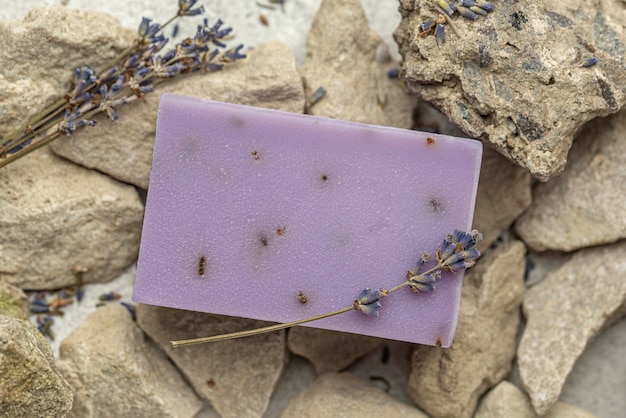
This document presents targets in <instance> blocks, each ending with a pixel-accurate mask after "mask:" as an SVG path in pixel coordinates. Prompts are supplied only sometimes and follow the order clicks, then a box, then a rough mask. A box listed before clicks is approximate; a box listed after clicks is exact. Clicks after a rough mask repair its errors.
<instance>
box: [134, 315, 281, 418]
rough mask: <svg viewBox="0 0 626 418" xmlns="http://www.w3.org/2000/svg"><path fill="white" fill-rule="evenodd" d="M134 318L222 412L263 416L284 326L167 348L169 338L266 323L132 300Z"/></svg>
mask: <svg viewBox="0 0 626 418" xmlns="http://www.w3.org/2000/svg"><path fill="white" fill-rule="evenodd" d="M137 321H138V323H139V326H141V328H143V330H144V331H145V332H146V333H147V334H148V335H149V336H150V338H151V339H152V340H153V341H154V342H155V343H156V344H157V345H158V346H159V347H161V349H163V350H164V351H165V352H166V353H167V354H168V356H169V357H170V358H171V359H172V361H173V362H174V364H176V365H177V366H178V368H179V369H180V370H181V371H182V373H183V374H184V375H185V376H186V377H187V379H188V380H189V382H190V383H191V385H192V386H193V387H194V389H195V390H196V392H197V393H198V394H199V395H200V396H201V397H203V398H205V399H208V400H209V401H210V402H211V405H212V406H213V407H214V408H215V410H216V411H217V412H218V413H219V414H220V415H221V416H222V417H224V418H229V417H237V418H239V417H241V418H243V417H261V416H263V413H264V411H265V410H266V409H267V406H268V404H269V399H270V396H271V395H272V392H273V391H274V387H275V385H276V383H277V381H278V379H279V378H280V375H281V374H282V371H283V369H284V367H285V364H286V362H287V356H286V352H287V350H286V349H285V332H284V331H279V332H274V333H269V334H262V335H258V336H254V337H248V338H242V339H237V340H229V341H222V342H217V343H211V344H204V345H196V346H188V347H180V348H176V349H173V348H172V346H171V344H170V340H178V339H186V338H194V337H202V336H208V335H217V334H224V333H230V332H236V331H242V330H248V329H253V328H260V327H263V326H265V325H268V323H265V322H260V321H254V320H252V319H243V318H234V317H229V316H221V315H212V314H206V313H201V312H190V311H182V310H176V309H170V308H161V307H158V306H150V305H142V304H139V305H138V306H137Z"/></svg>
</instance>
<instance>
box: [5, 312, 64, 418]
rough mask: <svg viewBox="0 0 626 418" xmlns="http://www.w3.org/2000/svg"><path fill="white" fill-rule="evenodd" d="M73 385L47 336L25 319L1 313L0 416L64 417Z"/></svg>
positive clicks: (11, 417) (8, 417)
mask: <svg viewBox="0 0 626 418" xmlns="http://www.w3.org/2000/svg"><path fill="white" fill-rule="evenodd" d="M71 407H72V388H71V387H70V385H69V384H68V383H67V381H66V380H65V379H64V378H63V376H62V375H61V374H60V373H59V371H58V370H57V368H56V366H55V364H54V357H53V356H52V350H51V349H50V345H49V344H48V341H46V338H45V337H44V336H43V335H42V334H41V333H40V332H39V331H38V330H37V328H35V327H34V326H33V325H32V324H31V323H30V322H28V321H27V320H25V319H19V318H12V317H9V316H5V315H4V314H2V313H0V417H2V418H4V417H7V418H13V417H50V418H56V417H64V416H65V415H66V414H67V412H68V411H69V410H70V408H71Z"/></svg>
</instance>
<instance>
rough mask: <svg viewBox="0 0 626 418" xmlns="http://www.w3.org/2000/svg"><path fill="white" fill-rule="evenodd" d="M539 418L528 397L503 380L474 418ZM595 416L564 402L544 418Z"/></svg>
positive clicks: (586, 417) (482, 403)
mask: <svg viewBox="0 0 626 418" xmlns="http://www.w3.org/2000/svg"><path fill="white" fill-rule="evenodd" d="M501 417H507V418H538V415H537V414H536V413H535V410H534V409H533V406H532V405H531V403H530V399H528V396H526V394H524V393H523V392H522V391H521V390H519V389H518V388H517V386H515V385H514V384H512V383H510V382H507V381H506V380H503V381H502V382H500V383H499V384H498V385H497V386H496V387H495V388H493V389H492V390H491V391H490V392H489V393H488V394H487V395H486V396H485V397H484V398H483V400H482V402H481V404H480V406H479V407H478V410H477V411H476V414H475V415H474V418H501ZM594 417H595V415H594V414H592V413H589V412H587V411H584V410H582V409H580V408H576V407H575V406H572V405H568V404H565V403H562V402H559V403H557V404H556V405H555V406H554V408H552V410H551V411H550V412H548V413H547V414H546V415H544V416H543V418H594Z"/></svg>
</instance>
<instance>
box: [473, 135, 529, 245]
mask: <svg viewBox="0 0 626 418" xmlns="http://www.w3.org/2000/svg"><path fill="white" fill-rule="evenodd" d="M531 201H532V194H531V188H530V174H528V173H527V172H526V171H525V170H524V169H522V168H520V167H517V166H515V165H514V164H512V163H511V162H510V161H508V160H507V159H506V158H504V157H503V156H502V155H500V154H498V153H497V152H496V151H494V150H492V149H490V148H487V147H485V148H483V163H482V166H481V168H480V179H479V181H478V193H477V195H476V209H475V210H474V224H473V225H474V228H476V229H478V230H479V231H480V232H482V234H483V237H484V239H483V240H482V241H481V242H479V243H478V248H479V249H480V250H481V251H484V250H485V249H487V248H489V246H490V245H491V244H492V243H493V242H494V241H495V240H496V239H497V238H498V236H500V234H501V233H502V232H503V231H505V230H506V229H508V228H509V227H510V226H511V225H512V224H513V222H515V220H516V219H517V218H518V217H519V216H520V215H521V214H522V213H523V212H524V211H525V210H526V209H527V208H528V206H530V203H531Z"/></svg>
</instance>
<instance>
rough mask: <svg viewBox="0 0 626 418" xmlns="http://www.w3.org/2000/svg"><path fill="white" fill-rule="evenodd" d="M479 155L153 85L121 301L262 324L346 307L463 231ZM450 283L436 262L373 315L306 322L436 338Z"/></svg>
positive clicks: (441, 141)
mask: <svg viewBox="0 0 626 418" xmlns="http://www.w3.org/2000/svg"><path fill="white" fill-rule="evenodd" d="M481 154H482V145H481V143H480V142H479V141H474V140H468V139H459V138H452V137H447V136H442V135H434V134H427V133H422V132H415V131H408V130H402V129H395V128H389V127H380V126H370V125H363V124H357V123H351V122H344V121H337V120H331V119H325V118H320V117H314V116H307V115H299V114H291V113H286V112H280V111H274V110H266V109H259V108H253V107H246V106H240V105H233V104H228V103H220V102H212V101H204V100H199V99H193V98H188V97H181V96H176V95H171V94H164V95H163V96H161V102H160V106H159V114H158V122H157V131H156V141H155V145H154V157H153V163H152V172H151V177H150V187H149V191H148V200H147V203H146V213H145V221H144V227H143V234H142V240H141V249H140V253H139V261H138V267H137V279H136V282H135V289H134V294H133V299H134V300H135V301H136V302H140V303H147V304H152V305H159V306H166V307H171V308H179V309H186V310H192V311H201V312H210V313H215V314H222V315H233V316H240V317H247V318H254V319H261V320H267V321H275V322H288V321H294V320H298V319H303V318H307V317H311V316H314V315H317V314H322V313H326V312H329V311H333V310H336V309H341V308H343V307H346V306H350V305H351V304H352V303H353V301H354V300H355V299H356V298H357V297H358V296H359V294H360V293H361V291H362V290H363V289H364V288H366V287H369V288H372V289H378V288H391V287H393V286H395V285H397V284H399V283H401V282H403V281H404V280H405V276H406V272H407V270H409V269H412V268H414V267H415V263H416V262H417V260H418V258H419V257H420V255H421V254H423V253H425V252H428V253H430V254H433V253H434V252H435V250H436V249H437V247H438V245H439V244H440V243H441V241H442V239H443V238H444V237H445V236H446V234H447V233H449V232H452V231H454V230H455V229H456V228H460V229H464V230H469V229H470V226H471V222H472V217H473V211H474V202H475V198H476V189H477V186H478V175H479V170H480V161H481ZM462 281H463V272H462V271H460V272H457V273H456V274H453V273H444V275H443V277H442V278H441V279H440V280H438V281H437V290H436V291H435V292H431V293H421V294H415V293H413V292H411V291H410V290H409V288H408V287H407V288H405V289H402V290H401V291H398V292H396V293H394V294H393V295H390V296H389V298H386V299H385V303H384V305H383V306H382V308H381V309H380V316H378V317H371V316H367V315H363V314H362V313H361V312H358V311H351V312H347V313H345V314H342V315H338V316H335V317H331V318H327V319H323V320H320V321H316V322H312V323H311V324H310V326H314V327H319V328H326V329H331V330H337V331H345V332H352V333H358V334H366V335H372V336H377V337H383V338H390V339H395V340H402V341H408V342H413V343H421V344H430V345H435V344H436V345H442V346H444V347H447V346H449V345H450V344H451V343H452V337H453V335H454V330H455V327H456V321H457V314H458V309H459V301H460V295H461V284H462ZM200 336H201V335H198V336H193V335H190V336H189V338H192V337H200Z"/></svg>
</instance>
